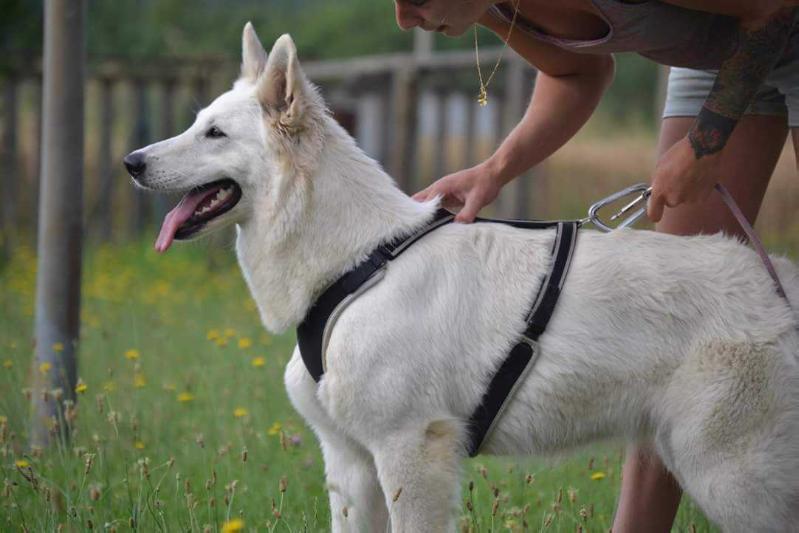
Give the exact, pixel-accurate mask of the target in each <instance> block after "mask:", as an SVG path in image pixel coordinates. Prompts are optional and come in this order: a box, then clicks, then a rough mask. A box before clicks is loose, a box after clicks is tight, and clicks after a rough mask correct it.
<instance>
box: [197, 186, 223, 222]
mask: <svg viewBox="0 0 799 533" xmlns="http://www.w3.org/2000/svg"><path fill="white" fill-rule="evenodd" d="M231 194H233V189H232V188H229V187H225V188H223V189H219V190H218V191H216V194H215V195H214V197H213V198H211V201H210V202H209V203H208V205H206V206H204V207H202V208H201V209H196V210H195V211H194V214H195V215H198V216H199V215H202V214H203V213H207V212H208V211H211V210H213V209H215V208H216V207H217V206H218V205H219V204H220V203H221V202H223V201H224V200H227V198H228V197H229V196H230V195H231Z"/></svg>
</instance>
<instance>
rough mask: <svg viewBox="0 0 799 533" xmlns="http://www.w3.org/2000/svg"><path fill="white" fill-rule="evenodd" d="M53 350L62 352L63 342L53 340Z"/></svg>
mask: <svg viewBox="0 0 799 533" xmlns="http://www.w3.org/2000/svg"><path fill="white" fill-rule="evenodd" d="M53 351H54V352H63V351H64V343H63V342H54V343H53Z"/></svg>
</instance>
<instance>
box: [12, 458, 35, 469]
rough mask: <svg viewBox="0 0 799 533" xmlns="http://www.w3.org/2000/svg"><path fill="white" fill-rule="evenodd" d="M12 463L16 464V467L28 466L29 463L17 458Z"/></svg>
mask: <svg viewBox="0 0 799 533" xmlns="http://www.w3.org/2000/svg"><path fill="white" fill-rule="evenodd" d="M14 464H15V465H17V468H28V467H29V466H30V465H31V464H30V463H29V462H28V461H26V460H25V459H17V460H16V461H14Z"/></svg>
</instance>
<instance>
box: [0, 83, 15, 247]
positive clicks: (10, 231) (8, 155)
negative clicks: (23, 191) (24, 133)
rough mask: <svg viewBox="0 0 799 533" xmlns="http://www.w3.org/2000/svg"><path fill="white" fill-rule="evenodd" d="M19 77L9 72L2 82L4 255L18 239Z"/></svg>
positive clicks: (0, 219)
mask: <svg viewBox="0 0 799 533" xmlns="http://www.w3.org/2000/svg"><path fill="white" fill-rule="evenodd" d="M17 101H18V98H17V78H16V77H15V76H13V75H9V76H8V77H7V78H6V80H5V83H4V84H3V115H4V120H3V131H2V132H1V133H2V137H1V138H0V141H2V142H1V143H0V165H2V168H0V176H2V179H0V188H2V191H3V195H2V196H3V198H2V200H1V202H2V203H0V206H2V213H0V230H1V231H0V251H2V255H3V258H8V257H10V256H11V254H12V252H13V250H14V247H15V246H16V240H17V235H18V231H17V202H19V197H18V192H19V187H18V181H19V175H18V174H19V173H18V168H17V130H18V122H19V121H18V120H17V118H18V117H17Z"/></svg>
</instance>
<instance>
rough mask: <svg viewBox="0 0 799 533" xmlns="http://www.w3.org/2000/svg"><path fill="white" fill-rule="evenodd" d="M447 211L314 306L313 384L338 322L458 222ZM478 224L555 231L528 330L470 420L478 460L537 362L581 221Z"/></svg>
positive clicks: (308, 350)
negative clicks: (392, 264) (418, 246)
mask: <svg viewBox="0 0 799 533" xmlns="http://www.w3.org/2000/svg"><path fill="white" fill-rule="evenodd" d="M454 218H455V217H454V215H452V214H451V213H450V212H449V211H446V210H444V209H439V210H438V212H436V214H435V216H434V217H433V220H432V221H431V222H430V223H429V224H427V225H426V226H425V227H423V228H421V229H419V230H418V231H416V232H414V233H413V234H411V235H409V236H407V237H404V238H399V239H396V240H394V241H392V242H390V243H387V244H383V245H380V246H378V247H377V248H376V249H375V250H374V251H373V252H372V253H371V254H369V257H368V258H367V259H366V260H365V261H363V262H362V263H361V264H360V265H358V266H357V267H356V268H354V269H353V270H351V271H349V272H347V273H346V274H344V275H342V276H341V277H340V278H339V279H338V280H336V281H335V282H334V283H333V284H331V285H330V286H329V287H328V288H327V289H326V290H325V291H324V292H323V293H322V294H321V295H320V296H319V298H318V299H317V300H316V302H315V303H314V305H313V306H312V307H311V309H310V310H309V311H308V314H307V315H306V316H305V319H304V320H303V321H302V323H301V324H300V325H299V326H298V327H297V343H298V344H299V348H300V355H301V356H302V360H303V362H304V363H305V367H306V368H307V369H308V372H309V374H310V375H311V377H313V379H314V381H316V382H319V380H321V378H322V375H323V374H324V372H325V370H326V364H325V363H326V361H325V351H326V348H327V343H328V340H329V337H330V332H331V331H332V329H333V325H334V324H335V322H336V320H337V319H338V317H339V316H340V315H341V313H342V312H343V310H344V309H345V308H346V307H347V306H348V305H349V304H350V303H351V302H352V301H353V300H355V299H356V298H357V297H358V296H359V295H360V294H362V293H363V292H365V291H366V290H368V289H369V288H370V287H372V286H373V285H375V284H376V283H377V282H378V281H380V280H381V279H382V277H383V275H384V273H385V267H386V264H387V263H388V262H389V261H391V260H392V259H395V258H396V257H398V256H399V255H400V254H401V253H402V252H403V251H405V250H407V249H408V248H409V247H410V245H411V244H413V243H414V242H416V241H418V240H419V239H421V238H422V237H424V236H425V235H426V234H428V233H429V232H431V231H433V230H434V229H436V228H439V227H441V226H443V225H445V224H448V223H450V222H452V220H453V219H454ZM475 222H478V223H479V222H493V223H501V224H506V225H510V226H514V227H518V228H524V229H551V228H555V229H556V236H555V242H554V244H553V248H552V255H553V260H552V263H551V266H550V270H549V272H548V273H547V275H546V276H545V277H544V279H543V280H542V282H541V286H540V288H539V290H538V294H537V296H536V299H535V302H534V304H533V306H532V308H531V310H530V312H529V313H528V314H527V317H526V324H527V326H526V329H525V331H524V333H523V334H522V335H521V336H520V339H519V341H518V342H517V343H516V344H515V345H514V346H513V348H511V350H510V351H509V353H508V355H507V356H506V358H505V359H504V360H503V362H502V364H501V365H500V366H499V368H498V369H497V370H496V372H495V373H494V375H493V376H492V378H491V381H490V384H489V386H488V389H487V390H486V392H485V394H484V395H483V397H482V399H481V401H480V404H479V405H478V407H477V408H476V409H475V411H474V413H473V414H472V416H471V417H470V419H469V425H468V427H469V436H470V441H469V446H468V451H469V455H470V456H474V455H476V454H477V453H478V452H479V450H480V447H481V445H482V443H483V442H484V441H485V439H486V438H487V437H488V435H489V434H490V433H491V431H492V430H493V427H494V425H495V423H496V421H497V420H498V419H499V418H500V415H501V414H502V411H503V410H504V408H505V406H506V405H507V404H508V402H509V400H510V399H511V397H512V396H513V394H514V392H515V390H516V388H517V387H518V385H519V384H520V383H522V381H523V378H524V376H525V375H526V374H527V373H528V372H529V370H530V369H531V368H532V367H533V365H534V364H535V360H536V359H537V357H538V343H537V340H538V338H539V337H540V336H541V334H542V333H543V332H544V330H545V329H546V326H547V323H548V322H549V319H550V318H551V316H552V313H553V312H554V309H555V304H556V303H557V300H558V296H559V295H560V291H561V288H562V286H563V281H564V280H565V278H566V273H567V272H568V269H569V264H570V262H571V256H572V253H573V251H574V244H575V241H576V237H577V229H578V228H579V226H580V222H579V221H556V222H548V221H530V220H494V219H488V218H476V219H475Z"/></svg>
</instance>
